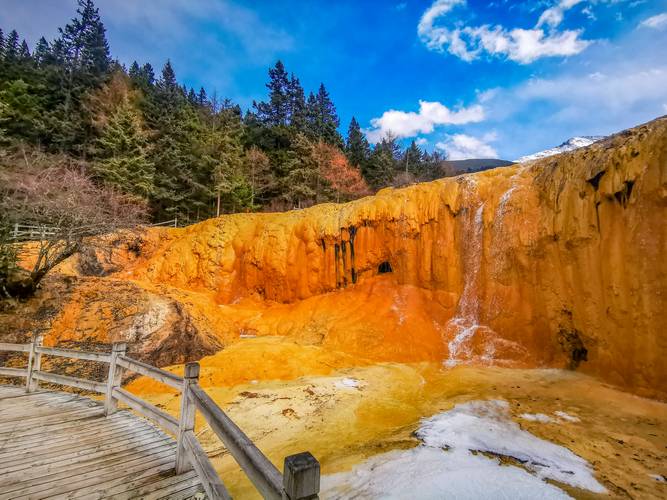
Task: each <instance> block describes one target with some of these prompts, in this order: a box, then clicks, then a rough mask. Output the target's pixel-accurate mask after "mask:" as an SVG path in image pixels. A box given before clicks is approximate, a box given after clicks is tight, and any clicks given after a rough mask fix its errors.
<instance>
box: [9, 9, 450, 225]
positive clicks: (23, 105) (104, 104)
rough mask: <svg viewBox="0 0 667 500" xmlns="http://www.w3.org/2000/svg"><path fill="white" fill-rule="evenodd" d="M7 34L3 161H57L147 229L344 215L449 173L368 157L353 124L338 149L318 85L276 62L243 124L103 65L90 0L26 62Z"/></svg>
mask: <svg viewBox="0 0 667 500" xmlns="http://www.w3.org/2000/svg"><path fill="white" fill-rule="evenodd" d="M10 28H11V27H5V29H6V31H2V29H0V141H1V143H2V145H3V150H4V151H5V155H6V154H7V152H9V153H10V154H11V153H12V152H13V151H18V152H19V153H20V155H19V156H23V152H25V151H26V150H30V149H39V150H41V151H44V152H46V153H58V154H65V155H68V156H70V157H72V158H73V159H75V160H77V161H80V162H81V164H80V165H81V169H82V171H83V172H85V174H86V175H87V176H89V177H91V178H92V179H93V181H94V182H95V183H97V184H100V185H101V184H104V185H108V186H112V187H113V188H114V189H117V190H120V191H121V192H123V193H126V194H129V195H132V196H134V197H136V198H138V199H140V200H142V201H143V202H145V203H146V204H147V205H148V207H149V208H150V213H151V216H152V218H153V219H154V220H156V221H163V220H166V219H171V218H174V217H177V218H178V220H179V221H182V222H183V223H192V222H196V221H199V220H203V219H206V218H209V217H211V216H215V215H219V214H220V213H225V212H239V211H255V210H283V209H291V208H302V207H305V206H310V205H313V204H315V203H321V202H326V201H347V200H351V199H354V198H358V197H360V196H363V195H366V194H370V193H371V192H372V191H373V190H376V189H379V188H382V187H385V186H388V185H403V184H408V183H411V182H413V181H415V180H430V179H432V178H434V177H437V176H441V175H443V174H446V173H448V171H447V169H444V170H443V171H440V170H441V169H440V162H441V160H443V158H442V157H441V155H439V154H437V153H435V154H432V155H431V154H425V153H424V152H422V151H421V150H420V149H419V148H418V147H417V145H416V144H414V143H413V144H412V145H411V146H410V147H409V148H408V149H406V150H405V151H401V148H400V147H399V146H398V144H397V143H396V140H395V139H393V138H391V137H388V138H386V139H385V140H383V141H382V142H380V143H379V144H377V145H376V146H375V147H374V148H371V146H370V145H369V143H368V141H367V140H366V137H365V136H364V134H363V132H362V130H361V128H360V126H359V123H358V122H357V121H356V120H355V119H354V118H352V120H351V122H350V125H349V128H348V133H347V137H346V138H345V139H344V138H343V137H342V136H341V134H340V133H339V126H340V119H339V117H338V115H337V113H336V107H335V105H334V103H333V101H332V99H331V97H330V95H329V92H328V91H327V89H326V87H325V85H324V84H321V85H320V86H319V88H317V89H316V91H314V92H309V93H308V94H306V91H305V90H304V88H303V87H302V85H301V83H300V81H299V78H298V77H297V76H296V75H295V74H293V73H292V74H289V73H288V72H287V70H286V69H285V67H284V65H283V64H282V63H281V62H280V61H278V62H277V63H276V64H275V66H274V67H273V68H271V69H270V70H269V81H268V83H267V85H266V87H267V90H268V96H267V99H266V101H264V102H255V103H253V106H252V109H250V110H247V111H245V112H244V111H243V110H242V109H241V108H240V106H239V105H237V104H235V103H233V102H231V101H230V100H229V99H225V98H223V97H221V96H219V95H217V93H212V95H209V94H208V93H207V92H206V90H205V89H204V88H203V87H202V88H200V89H199V90H198V91H196V90H195V89H192V88H190V89H188V88H186V87H185V86H183V85H181V84H179V82H178V79H177V77H176V73H175V70H174V68H173V66H172V64H171V63H170V62H169V61H167V62H166V63H165V65H164V67H163V68H162V70H161V71H160V72H159V74H156V72H155V70H154V69H153V68H152V67H151V65H150V64H140V63H138V62H133V63H132V64H131V66H130V67H129V68H126V67H124V66H123V65H121V64H120V63H119V62H118V61H116V60H114V59H113V57H112V55H111V51H110V48H109V44H108V42H107V39H106V35H105V28H104V24H103V21H102V19H101V18H100V15H99V12H98V10H97V9H96V8H95V6H94V4H93V1H92V0H79V9H78V10H77V13H76V16H75V17H74V18H73V19H72V20H71V22H70V23H68V24H67V25H66V26H65V27H64V28H61V29H60V30H59V36H58V37H57V38H56V39H55V40H52V41H50V42H49V41H47V40H46V39H45V38H41V39H40V40H39V42H38V43H37V44H36V46H35V47H33V48H32V50H31V48H30V47H29V46H28V44H27V43H26V42H25V41H23V42H21V37H20V34H19V33H17V32H16V31H9V29H10ZM10 163H11V162H7V161H6V159H5V160H3V166H4V167H5V168H8V167H9V166H11V165H10ZM21 166H22V165H21ZM450 173H451V172H450Z"/></svg>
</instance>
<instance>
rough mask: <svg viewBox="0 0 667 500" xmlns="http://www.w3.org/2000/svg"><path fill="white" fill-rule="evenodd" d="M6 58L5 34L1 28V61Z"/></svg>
mask: <svg viewBox="0 0 667 500" xmlns="http://www.w3.org/2000/svg"><path fill="white" fill-rule="evenodd" d="M4 56H5V33H4V32H3V31H2V28H0V61H2V60H3V58H4Z"/></svg>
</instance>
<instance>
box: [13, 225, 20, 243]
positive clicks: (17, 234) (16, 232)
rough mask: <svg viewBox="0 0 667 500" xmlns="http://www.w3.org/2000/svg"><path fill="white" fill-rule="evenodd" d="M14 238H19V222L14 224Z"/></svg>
mask: <svg viewBox="0 0 667 500" xmlns="http://www.w3.org/2000/svg"><path fill="white" fill-rule="evenodd" d="M14 239H15V240H18V239H19V223H18V222H17V223H16V224H14Z"/></svg>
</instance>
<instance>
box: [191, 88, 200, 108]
mask: <svg viewBox="0 0 667 500" xmlns="http://www.w3.org/2000/svg"><path fill="white" fill-rule="evenodd" d="M188 102H189V103H190V104H192V105H193V106H196V105H198V104H199V100H198V99H197V94H195V89H193V88H192V87H190V91H189V92H188Z"/></svg>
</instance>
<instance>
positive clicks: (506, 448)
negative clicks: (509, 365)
mask: <svg viewBox="0 0 667 500" xmlns="http://www.w3.org/2000/svg"><path fill="white" fill-rule="evenodd" d="M545 416H546V415H545ZM547 418H549V417H547ZM416 435H417V437H418V438H419V439H420V440H421V441H422V444H420V445H419V446H417V447H416V448H413V449H411V450H395V451H391V452H388V453H383V454H380V455H376V456H375V457H372V458H371V459H369V460H367V461H366V462H364V463H362V464H359V465H358V466H356V467H355V468H354V469H353V470H352V471H349V472H343V473H339V474H333V475H329V476H323V477H322V486H323V488H322V493H323V497H326V498H420V499H431V498H433V499H435V498H450V497H451V498H512V499H513V500H516V499H529V498H547V499H551V498H558V499H561V498H569V496H568V495H567V494H566V493H565V492H563V491H562V490H560V489H559V488H557V487H555V486H553V485H552V484H549V483H547V482H546V481H545V479H553V480H556V481H559V482H562V483H566V484H569V485H572V486H575V487H577V488H582V489H587V490H590V491H593V492H596V493H604V492H606V490H605V489H604V487H603V486H602V485H601V484H600V483H598V482H597V481H596V480H595V477H594V476H593V472H592V470H591V467H590V465H589V464H588V462H586V460H584V459H583V458H581V457H579V456H577V455H575V454H574V453H572V452H571V451H570V450H568V449H567V448H564V447H562V446H558V445H556V444H554V443H551V442H549V441H545V440H543V439H540V438H538V437H536V436H534V435H533V434H530V433H529V432H527V431H524V430H522V429H521V428H520V427H519V425H518V424H517V423H516V422H514V421H512V418H511V415H510V410H509V404H508V403H507V402H506V401H501V400H492V401H471V402H469V403H464V404H460V405H457V406H455V407H454V408H453V409H451V410H449V411H446V412H444V413H440V414H438V415H435V416H433V417H430V418H426V419H423V420H422V425H421V427H420V428H419V430H418V431H417V433H416ZM478 452H485V453H488V454H491V455H496V456H505V457H512V458H514V459H516V460H517V461H518V462H521V464H522V467H518V466H513V465H509V466H507V465H503V464H501V462H500V460H499V458H496V457H495V456H491V457H489V456H487V455H484V454H481V453H478ZM416 485H418V486H416ZM416 488H418V489H416Z"/></svg>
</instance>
